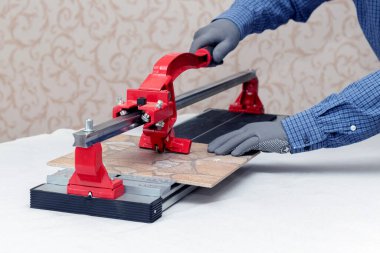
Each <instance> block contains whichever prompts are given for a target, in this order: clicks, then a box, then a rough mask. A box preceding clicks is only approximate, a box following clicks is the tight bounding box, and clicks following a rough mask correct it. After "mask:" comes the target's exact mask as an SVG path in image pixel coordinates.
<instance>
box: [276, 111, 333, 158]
mask: <svg viewBox="0 0 380 253" xmlns="http://www.w3.org/2000/svg"><path fill="white" fill-rule="evenodd" d="M281 123H282V126H283V128H284V130H285V132H286V135H287V136H288V142H289V144H290V153H292V154H294V153H300V152H305V151H311V150H315V149H319V148H322V147H323V146H324V141H325V140H326V138H327V136H326V135H325V134H324V133H323V131H322V129H321V128H320V126H319V125H318V122H317V117H316V116H315V114H314V112H313V110H312V109H309V110H306V111H303V112H300V113H297V114H295V115H293V116H290V117H287V118H286V119H284V120H283V121H282V122H281Z"/></svg>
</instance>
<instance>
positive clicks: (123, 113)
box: [119, 110, 128, 116]
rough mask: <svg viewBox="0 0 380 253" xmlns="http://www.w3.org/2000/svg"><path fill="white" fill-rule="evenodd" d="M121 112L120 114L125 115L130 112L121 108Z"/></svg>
mask: <svg viewBox="0 0 380 253" xmlns="http://www.w3.org/2000/svg"><path fill="white" fill-rule="evenodd" d="M119 114H120V116H124V115H127V114H128V112H127V111H126V110H121V111H120V112H119Z"/></svg>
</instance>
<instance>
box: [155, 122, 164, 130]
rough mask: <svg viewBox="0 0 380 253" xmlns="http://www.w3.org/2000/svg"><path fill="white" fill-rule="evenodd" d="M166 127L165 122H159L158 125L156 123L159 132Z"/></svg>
mask: <svg viewBox="0 0 380 253" xmlns="http://www.w3.org/2000/svg"><path fill="white" fill-rule="evenodd" d="M164 126H165V122H164V121H162V120H161V121H158V122H157V123H156V127H157V129H158V130H161V129H162V128H163V127H164Z"/></svg>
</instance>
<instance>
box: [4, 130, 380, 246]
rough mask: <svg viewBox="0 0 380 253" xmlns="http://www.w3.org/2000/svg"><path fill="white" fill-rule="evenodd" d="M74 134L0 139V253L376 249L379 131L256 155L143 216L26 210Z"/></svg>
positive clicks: (379, 230) (379, 196)
mask: <svg viewBox="0 0 380 253" xmlns="http://www.w3.org/2000/svg"><path fill="white" fill-rule="evenodd" d="M72 132H73V131H72V130H67V129H62V130H58V131H56V132H54V133H53V134H49V135H39V136H34V137H29V138H23V139H19V140H16V141H12V142H7V143H1V144H0V204H1V205H0V252H6V253H9V252H30V251H32V252H65V253H67V252H260V253H262V252H292V253H296V252H302V253H305V252H308V253H309V252H318V253H320V252H334V253H338V252H344V253H349V252H366V253H369V252H376V253H378V252H380V135H379V136H375V137H373V138H372V139H369V140H367V141H364V142H361V143H358V144H355V145H351V146H348V147H343V148H340V149H330V150H327V149H325V150H319V151H315V152H310V153H304V154H297V155H277V154H260V155H259V156H257V157H256V158H254V159H253V160H252V161H251V162H250V164H249V165H248V166H245V167H244V168H242V169H240V170H239V171H238V172H237V173H235V174H233V175H232V176H231V177H229V178H228V179H227V180H225V181H224V182H222V183H221V184H220V185H219V186H217V187H216V188H214V189H211V190H210V189H201V190H197V191H196V192H194V193H193V194H191V195H190V196H188V197H186V198H185V199H183V200H182V201H181V202H179V203H177V204H176V205H175V206H173V207H171V208H170V209H169V210H167V211H166V212H164V213H163V217H161V218H160V219H159V220H158V221H156V222H155V223H153V224H144V223H136V222H128V221H121V220H113V219H106V218H99V217H91V216H84V215H76V214H69V213H60V212H51V211H45V210H37V209H30V208H29V189H30V188H32V187H34V186H36V185H38V184H41V183H43V182H45V177H46V175H47V174H52V173H53V172H55V171H56V169H55V168H50V167H48V166H46V162H47V161H49V160H51V159H53V158H55V157H57V156H60V155H62V154H66V153H68V152H71V151H72V150H73V148H72V146H71V145H72V142H73V139H72V135H71V134H72Z"/></svg>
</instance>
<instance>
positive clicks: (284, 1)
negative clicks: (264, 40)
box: [215, 0, 326, 39]
mask: <svg viewBox="0 0 380 253" xmlns="http://www.w3.org/2000/svg"><path fill="white" fill-rule="evenodd" d="M323 2H326V0H236V1H235V2H234V3H233V4H232V6H231V7H230V9H228V10H227V11H226V12H224V13H222V14H221V15H219V16H218V17H217V18H216V19H221V18H224V19H229V20H230V21H232V22H234V23H235V24H236V25H237V26H238V27H239V30H240V38H241V39H243V38H244V37H246V36H247V35H249V34H251V33H260V32H262V31H264V30H266V29H276V28H277V27H279V26H280V25H282V24H285V23H287V22H288V21H289V20H290V19H292V20H294V21H299V22H305V21H306V20H307V19H308V18H309V17H310V15H311V13H312V12H313V11H314V10H315V9H316V8H317V7H318V6H319V5H320V4H322V3H323ZM216 19H215V20H216Z"/></svg>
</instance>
